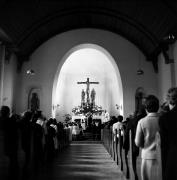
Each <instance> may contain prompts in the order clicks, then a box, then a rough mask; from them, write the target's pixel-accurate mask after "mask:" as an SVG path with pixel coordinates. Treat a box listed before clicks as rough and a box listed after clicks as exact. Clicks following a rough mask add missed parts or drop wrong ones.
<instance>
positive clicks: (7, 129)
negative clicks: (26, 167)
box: [0, 106, 18, 179]
mask: <svg viewBox="0 0 177 180" xmlns="http://www.w3.org/2000/svg"><path fill="white" fill-rule="evenodd" d="M0 114H1V119H2V126H3V135H4V137H3V138H4V139H3V140H4V153H5V155H6V156H7V157H8V158H9V173H8V174H9V176H10V177H9V178H10V179H17V178H18V161H17V153H18V129H17V118H16V116H15V115H12V117H10V108H9V107H8V106H2V107H1V111H0Z"/></svg>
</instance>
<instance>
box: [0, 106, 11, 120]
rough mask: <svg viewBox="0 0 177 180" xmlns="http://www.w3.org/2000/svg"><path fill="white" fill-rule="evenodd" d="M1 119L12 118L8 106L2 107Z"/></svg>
mask: <svg viewBox="0 0 177 180" xmlns="http://www.w3.org/2000/svg"><path fill="white" fill-rule="evenodd" d="M0 112H1V113H0V116H1V117H4V118H5V117H9V116H10V108H9V107H8V106H2V107H1V111H0Z"/></svg>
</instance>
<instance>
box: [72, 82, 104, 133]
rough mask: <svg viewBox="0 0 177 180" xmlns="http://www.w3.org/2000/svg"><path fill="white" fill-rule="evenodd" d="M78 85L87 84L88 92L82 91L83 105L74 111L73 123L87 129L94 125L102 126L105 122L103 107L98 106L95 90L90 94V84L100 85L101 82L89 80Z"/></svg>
mask: <svg viewBox="0 0 177 180" xmlns="http://www.w3.org/2000/svg"><path fill="white" fill-rule="evenodd" d="M77 83H78V84H86V90H85V91H84V89H82V91H81V104H80V105H79V106H76V107H74V108H73V109H72V113H73V115H72V122H76V123H77V124H80V125H81V126H82V127H85V128H90V127H92V125H94V124H97V125H98V124H99V125H100V124H102V123H103V122H104V116H103V115H102V114H103V110H102V107H101V106H98V105H96V102H95V99H96V91H95V89H94V88H93V89H92V90H91V92H90V84H99V82H91V81H90V80H89V78H87V81H85V82H77ZM83 129H84V128H83Z"/></svg>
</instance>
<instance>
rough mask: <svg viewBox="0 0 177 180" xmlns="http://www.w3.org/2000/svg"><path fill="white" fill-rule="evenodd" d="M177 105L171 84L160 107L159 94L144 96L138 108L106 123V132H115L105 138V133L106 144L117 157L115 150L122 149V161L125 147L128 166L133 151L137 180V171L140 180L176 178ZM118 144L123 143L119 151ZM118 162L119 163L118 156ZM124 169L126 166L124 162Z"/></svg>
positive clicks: (104, 140) (133, 163)
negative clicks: (139, 164)
mask: <svg viewBox="0 0 177 180" xmlns="http://www.w3.org/2000/svg"><path fill="white" fill-rule="evenodd" d="M176 108H177V88H176V87H172V88H170V89H169V90H168V93H167V98H166V102H165V103H163V104H162V105H161V106H160V104H159V100H158V98H157V97H156V96H154V95H148V96H146V97H144V99H143V104H142V107H141V108H140V109H139V111H137V112H135V113H134V114H131V115H130V116H129V117H127V118H125V119H124V120H123V116H121V115H119V116H118V117H117V118H116V117H111V119H110V121H108V122H107V123H106V124H105V127H104V128H105V133H107V129H109V130H111V131H112V135H110V132H108V133H107V134H106V137H105V135H103V136H104V137H103V138H102V139H103V143H104V144H105V147H106V148H107V150H108V151H109V152H110V154H111V156H112V157H113V159H114V160H115V156H116V155H115V154H116V152H118V151H119V153H120V157H119V158H121V163H123V162H122V154H121V152H122V151H123V150H124V152H125V161H126V165H127V166H129V165H128V162H127V161H128V160H127V157H128V152H129V151H131V152H132V157H131V158H132V168H133V171H134V179H135V180H138V179H139V177H138V174H140V177H141V180H161V179H163V180H169V179H177V175H176V172H175V169H176V168H177V166H176V163H177V157H176V150H177V149H176V148H177V146H176V137H177V134H176V127H177V123H176V117H177V115H176V113H177V109H176ZM130 132H131V139H130ZM130 141H131V143H130ZM117 144H119V146H120V147H119V148H120V149H119V150H118V149H117ZM130 144H131V145H130ZM130 146H131V147H130ZM130 148H131V149H130ZM159 148H160V154H159V151H158V150H159ZM140 152H141V153H140ZM139 154H141V167H140V168H139V169H138V168H137V158H138V156H139ZM117 156H118V155H117ZM159 156H160V157H159ZM116 161H117V164H118V157H117V159H116ZM169 167H170V168H169ZM121 168H123V165H122V164H121ZM138 171H139V172H138ZM129 176H130V175H129V170H127V172H126V177H127V178H128V179H129V178H130V177H129Z"/></svg>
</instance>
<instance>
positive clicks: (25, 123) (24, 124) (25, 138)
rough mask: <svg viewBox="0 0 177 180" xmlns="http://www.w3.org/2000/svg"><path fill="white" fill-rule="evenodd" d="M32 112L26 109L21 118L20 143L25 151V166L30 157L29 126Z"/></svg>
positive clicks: (30, 128)
mask: <svg viewBox="0 0 177 180" xmlns="http://www.w3.org/2000/svg"><path fill="white" fill-rule="evenodd" d="M31 118H32V112H30V111H26V112H25V113H24V116H23V117H22V120H21V144H22V149H23V151H24V153H25V165H24V169H26V168H27V166H28V165H29V162H30V158H31V138H32V126H31Z"/></svg>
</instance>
